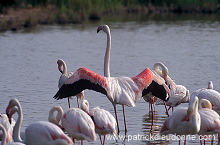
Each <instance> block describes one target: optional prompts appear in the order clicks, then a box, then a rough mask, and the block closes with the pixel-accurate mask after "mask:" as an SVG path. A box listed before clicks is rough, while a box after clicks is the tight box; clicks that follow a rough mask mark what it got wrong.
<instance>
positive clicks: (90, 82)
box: [54, 25, 169, 133]
mask: <svg viewBox="0 0 220 145" xmlns="http://www.w3.org/2000/svg"><path fill="white" fill-rule="evenodd" d="M100 30H103V31H106V32H107V34H108V35H109V36H108V35H107V36H108V37H107V38H108V39H107V41H108V43H107V44H108V45H107V48H108V47H110V46H111V45H110V44H111V43H110V42H109V41H110V29H109V27H108V26H107V25H102V26H99V27H98V29H97V32H99V31H100ZM109 50H110V49H108V51H106V53H107V54H109ZM105 60H106V61H108V60H107V59H105ZM106 64H107V65H106V66H105V67H107V68H108V67H109V63H106ZM107 70H108V69H105V77H104V76H101V75H99V74H97V73H95V72H93V71H91V70H89V69H87V68H79V69H78V70H77V71H76V72H75V73H74V74H73V75H72V76H71V77H69V78H68V79H67V81H66V82H65V83H64V84H63V86H62V87H61V88H60V89H59V91H58V92H57V93H56V94H55V96H54V98H55V99H63V98H66V97H69V96H74V95H76V94H78V93H80V92H81V91H83V90H85V89H90V90H94V91H97V92H100V93H102V94H104V95H106V96H107V98H108V99H109V100H110V101H111V103H112V104H113V106H114V111H115V117H116V122H117V127H118V133H119V124H118V119H117V112H116V104H121V105H122V109H123V110H122V111H123V116H124V125H125V133H126V132H127V127H126V120H125V113H124V105H127V106H129V107H134V106H135V102H136V101H137V100H138V99H140V98H141V96H144V95H146V94H148V93H149V92H152V94H153V95H155V96H156V97H158V98H161V99H162V100H165V101H166V100H167V99H168V96H167V93H168V92H169V88H168V87H167V85H166V84H165V83H164V82H163V80H162V79H161V78H160V77H158V76H156V75H154V73H153V72H152V71H151V70H150V69H148V68H146V69H144V70H143V71H142V72H141V73H140V74H139V75H137V76H135V77H110V71H107Z"/></svg>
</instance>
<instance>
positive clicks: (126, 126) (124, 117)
mask: <svg viewBox="0 0 220 145" xmlns="http://www.w3.org/2000/svg"><path fill="white" fill-rule="evenodd" d="M122 110H123V116H124V125H125V134H126V133H127V132H128V130H127V125H126V120H125V108H124V105H122Z"/></svg>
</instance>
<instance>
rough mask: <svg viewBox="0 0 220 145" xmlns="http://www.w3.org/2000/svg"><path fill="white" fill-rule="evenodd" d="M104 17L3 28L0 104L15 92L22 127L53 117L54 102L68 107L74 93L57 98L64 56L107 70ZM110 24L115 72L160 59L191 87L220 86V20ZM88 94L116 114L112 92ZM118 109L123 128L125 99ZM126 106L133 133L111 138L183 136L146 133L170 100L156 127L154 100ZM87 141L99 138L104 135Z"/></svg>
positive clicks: (132, 71) (128, 72)
mask: <svg viewBox="0 0 220 145" xmlns="http://www.w3.org/2000/svg"><path fill="white" fill-rule="evenodd" d="M99 24H100V23H99ZM99 24H98V23H89V24H81V25H71V26H56V25H55V26H38V27H37V28H36V29H34V30H31V31H21V32H5V33H1V34H0V62H1V63H0V68H1V83H0V91H1V101H0V107H1V108H0V110H1V112H2V113H4V112H5V108H6V106H7V104H8V102H9V100H10V99H11V98H17V99H19V101H20V103H21V105H22V107H23V114H24V120H23V124H22V131H24V129H25V127H26V126H28V125H29V124H30V123H31V122H34V121H38V120H47V117H48V114H49V110H50V109H51V108H52V106H55V105H60V106H62V107H63V109H64V110H67V99H63V100H55V99H53V96H54V94H55V93H56V91H57V90H58V87H57V85H58V79H59V76H60V72H59V71H58V70H57V63H56V61H57V60H58V59H60V58H62V59H63V60H65V61H66V63H67V67H68V72H70V71H75V70H76V69H77V68H79V67H87V68H89V69H91V70H93V71H95V72H97V73H98V74H101V75H103V59H104V52H105V48H106V34H105V33H103V32H101V33H98V34H97V33H96V29H97V27H98V25H99ZM107 24H108V25H109V26H110V28H111V35H112V50H111V76H131V77H132V76H135V75H137V74H138V73H140V72H141V71H142V70H143V69H145V68H147V67H148V68H151V67H152V66H153V64H154V63H155V62H159V61H160V62H163V63H164V64H166V65H167V67H168V68H169V72H170V76H171V77H172V78H173V79H174V80H175V81H176V83H177V84H182V85H185V86H186V87H187V88H188V89H189V90H190V92H193V91H195V90H197V89H199V88H203V87H206V86H207V82H208V81H210V80H212V81H213V83H214V88H215V89H216V90H217V91H220V87H219V84H220V77H219V76H220V65H219V62H220V57H219V54H220V48H219V40H220V39H219V38H220V23H219V21H213V20H212V21H208V20H206V21H199V20H183V21H171V20H169V21H160V20H157V21H155V20H149V21H146V20H141V21H136V20H135V21H132V20H129V21H126V22H113V21H108V22H107ZM85 95H86V99H87V100H88V101H89V102H90V107H91V108H93V107H96V106H100V107H102V108H104V109H106V110H109V111H110V112H111V113H112V114H113V113H114V112H113V107H112V105H111V103H110V102H109V100H108V99H107V98H106V96H104V95H102V94H99V93H96V92H93V91H88V90H87V91H86V92H85ZM71 105H72V106H74V107H76V99H75V98H73V99H71ZM181 106H187V104H181V105H180V106H179V107H181ZM117 110H118V115H119V123H120V129H121V133H120V135H123V134H124V126H123V117H122V113H121V112H122V108H121V106H119V105H118V106H117ZM125 111H126V117H127V118H126V119H127V127H128V133H127V139H125V140H124V141H123V139H119V140H118V141H117V142H116V141H114V140H107V141H106V144H127V145H129V144H177V141H176V140H172V141H162V140H161V139H157V140H156V141H154V140H152V139H151V138H147V137H150V135H154V136H156V135H158V133H159V130H160V128H161V126H162V124H163V122H164V120H165V118H166V115H165V111H164V107H163V106H156V116H155V118H154V123H153V126H152V121H151V116H149V109H148V103H146V102H145V101H144V100H143V99H141V100H139V101H137V103H136V107H134V108H129V107H125ZM15 118H16V116H15ZM138 135H139V137H138ZM141 136H145V138H141ZM145 139H146V140H145ZM187 142H188V143H187V144H198V143H199V141H198V140H190V141H187ZM84 143H85V144H99V140H97V141H96V142H94V143H88V142H87V141H85V142H84ZM77 144H79V143H78V142H77Z"/></svg>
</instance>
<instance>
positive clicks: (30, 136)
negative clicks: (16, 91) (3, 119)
mask: <svg viewBox="0 0 220 145" xmlns="http://www.w3.org/2000/svg"><path fill="white" fill-rule="evenodd" d="M13 107H16V108H15V109H17V110H16V112H17V113H18V119H17V121H16V123H15V126H14V128H13V140H14V141H15V142H24V143H25V144H26V145H43V144H47V145H58V144H59V145H72V144H73V142H72V140H71V139H70V138H69V137H68V136H67V135H65V134H64V133H63V131H62V130H61V129H60V128H59V127H57V126H56V125H54V124H53V123H50V122H47V121H38V122H34V123H32V124H30V125H29V126H28V127H27V128H26V129H25V140H22V139H21V136H20V128H21V123H22V120H23V113H22V108H21V105H20V103H19V101H18V100H17V99H11V100H10V101H9V104H8V106H7V109H6V114H7V115H8V118H9V120H11V117H12V115H13V114H12V112H11V109H12V108H13Z"/></svg>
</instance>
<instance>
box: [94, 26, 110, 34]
mask: <svg viewBox="0 0 220 145" xmlns="http://www.w3.org/2000/svg"><path fill="white" fill-rule="evenodd" d="M100 30H102V31H104V32H105V33H109V32H110V28H109V26H108V25H100V26H99V27H98V28H97V33H99V31H100Z"/></svg>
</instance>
